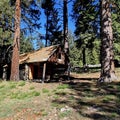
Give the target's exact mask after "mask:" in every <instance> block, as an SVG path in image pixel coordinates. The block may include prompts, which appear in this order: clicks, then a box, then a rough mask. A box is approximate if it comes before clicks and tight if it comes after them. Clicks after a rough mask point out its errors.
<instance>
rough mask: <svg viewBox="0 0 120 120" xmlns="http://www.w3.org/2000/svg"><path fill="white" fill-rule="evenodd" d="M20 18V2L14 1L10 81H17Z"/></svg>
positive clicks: (18, 0)
mask: <svg viewBox="0 0 120 120" xmlns="http://www.w3.org/2000/svg"><path fill="white" fill-rule="evenodd" d="M20 17H21V8H20V0H16V3H15V33H14V41H13V54H12V63H11V76H10V80H19V50H20Z"/></svg>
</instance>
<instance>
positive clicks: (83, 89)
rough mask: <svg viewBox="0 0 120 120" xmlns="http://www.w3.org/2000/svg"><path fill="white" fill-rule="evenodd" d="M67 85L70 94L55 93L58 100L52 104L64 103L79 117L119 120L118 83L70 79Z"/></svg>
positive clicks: (119, 87) (119, 84)
mask: <svg viewBox="0 0 120 120" xmlns="http://www.w3.org/2000/svg"><path fill="white" fill-rule="evenodd" d="M62 83H63V84H68V85H69V89H70V90H71V91H72V92H68V93H66V94H61V93H57V95H59V96H60V98H65V99H60V98H58V99H55V100H53V102H55V103H58V104H63V103H65V104H66V105H68V106H69V107H72V108H73V109H75V110H76V111H77V112H78V113H79V114H80V115H82V116H84V117H87V118H91V119H95V120H96V119H98V120H118V119H120V115H119V114H120V83H119V82H113V83H108V84H107V83H106V84H102V85H98V84H97V78H78V79H74V78H72V80H71V81H69V82H68V81H67V82H65V81H64V82H62Z"/></svg>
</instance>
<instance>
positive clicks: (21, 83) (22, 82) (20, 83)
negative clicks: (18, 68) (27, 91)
mask: <svg viewBox="0 0 120 120" xmlns="http://www.w3.org/2000/svg"><path fill="white" fill-rule="evenodd" d="M25 84H26V82H25V81H20V82H19V83H18V86H24V85H25Z"/></svg>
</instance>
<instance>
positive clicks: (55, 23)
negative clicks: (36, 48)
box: [42, 0, 62, 46]
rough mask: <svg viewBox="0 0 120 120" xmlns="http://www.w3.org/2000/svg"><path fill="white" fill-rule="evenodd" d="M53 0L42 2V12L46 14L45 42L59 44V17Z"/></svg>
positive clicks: (60, 33)
mask: <svg viewBox="0 0 120 120" xmlns="http://www.w3.org/2000/svg"><path fill="white" fill-rule="evenodd" d="M55 4H56V3H55V1H54V0H49V1H45V2H44V3H43V4H42V8H43V9H44V13H45V15H46V25H45V27H46V43H45V46H47V45H48V44H50V45H51V44H52V45H53V44H60V43H61V40H62V39H61V35H62V32H61V30H60V28H61V26H60V24H59V21H60V18H59V16H58V10H57V8H55Z"/></svg>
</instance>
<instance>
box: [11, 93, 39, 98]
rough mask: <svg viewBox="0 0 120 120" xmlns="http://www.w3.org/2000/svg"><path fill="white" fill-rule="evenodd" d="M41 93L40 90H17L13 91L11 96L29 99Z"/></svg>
mask: <svg viewBox="0 0 120 120" xmlns="http://www.w3.org/2000/svg"><path fill="white" fill-rule="evenodd" d="M39 95H40V92H37V91H31V92H21V91H17V92H12V93H11V95H10V98H11V99H20V100H23V99H27V98H31V97H34V96H39Z"/></svg>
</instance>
